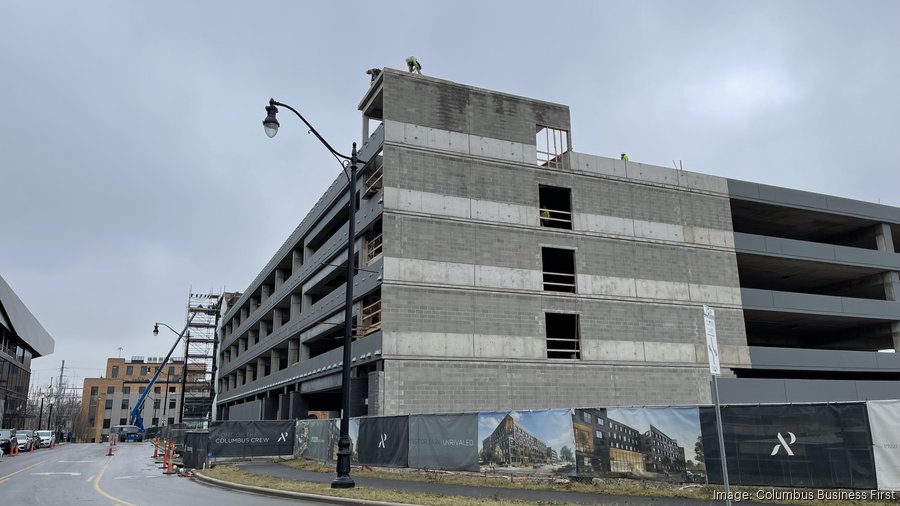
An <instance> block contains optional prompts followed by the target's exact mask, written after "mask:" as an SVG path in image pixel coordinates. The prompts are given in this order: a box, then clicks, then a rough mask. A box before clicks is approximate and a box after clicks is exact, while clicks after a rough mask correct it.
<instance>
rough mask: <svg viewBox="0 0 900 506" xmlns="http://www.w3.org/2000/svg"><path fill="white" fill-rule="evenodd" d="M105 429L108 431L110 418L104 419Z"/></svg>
mask: <svg viewBox="0 0 900 506" xmlns="http://www.w3.org/2000/svg"><path fill="white" fill-rule="evenodd" d="M103 428H104V429H108V428H109V418H104V419H103Z"/></svg>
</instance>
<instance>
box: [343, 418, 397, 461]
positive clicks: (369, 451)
mask: <svg viewBox="0 0 900 506" xmlns="http://www.w3.org/2000/svg"><path fill="white" fill-rule="evenodd" d="M356 453H357V457H358V459H359V463H360V464H365V465H371V466H387V467H406V466H407V463H408V460H407V456H408V455H409V417H406V416H383V417H366V418H360V419H359V438H358V440H357V441H356Z"/></svg>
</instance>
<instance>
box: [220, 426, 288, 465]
mask: <svg viewBox="0 0 900 506" xmlns="http://www.w3.org/2000/svg"><path fill="white" fill-rule="evenodd" d="M294 425H295V422H294V420H267V421H240V422H232V421H227V422H213V423H211V424H210V426H209V456H210V457H245V458H246V457H259V456H270V455H292V454H293V453H294V428H295V427H294Z"/></svg>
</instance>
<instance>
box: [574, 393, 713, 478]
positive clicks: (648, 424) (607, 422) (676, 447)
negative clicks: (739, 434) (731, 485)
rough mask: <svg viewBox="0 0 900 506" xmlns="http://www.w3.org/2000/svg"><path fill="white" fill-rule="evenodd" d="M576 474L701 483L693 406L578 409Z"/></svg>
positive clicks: (697, 423) (697, 420) (697, 417)
mask: <svg viewBox="0 0 900 506" xmlns="http://www.w3.org/2000/svg"><path fill="white" fill-rule="evenodd" d="M572 427H573V430H574V434H575V461H576V472H577V474H578V475H579V476H617V477H630V478H641V479H653V480H662V481H674V482H696V483H705V480H706V475H705V472H706V471H705V466H704V461H703V442H702V439H701V435H700V415H699V411H698V408H697V407H640V408H579V409H575V410H574V412H573V414H572Z"/></svg>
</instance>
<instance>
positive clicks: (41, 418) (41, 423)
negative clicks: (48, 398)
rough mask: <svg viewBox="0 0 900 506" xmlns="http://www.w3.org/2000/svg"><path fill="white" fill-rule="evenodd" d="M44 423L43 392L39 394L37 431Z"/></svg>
mask: <svg viewBox="0 0 900 506" xmlns="http://www.w3.org/2000/svg"><path fill="white" fill-rule="evenodd" d="M43 423H44V392H43V391H42V392H41V411H40V413H39V414H38V430H42V429H41V425H43Z"/></svg>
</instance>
